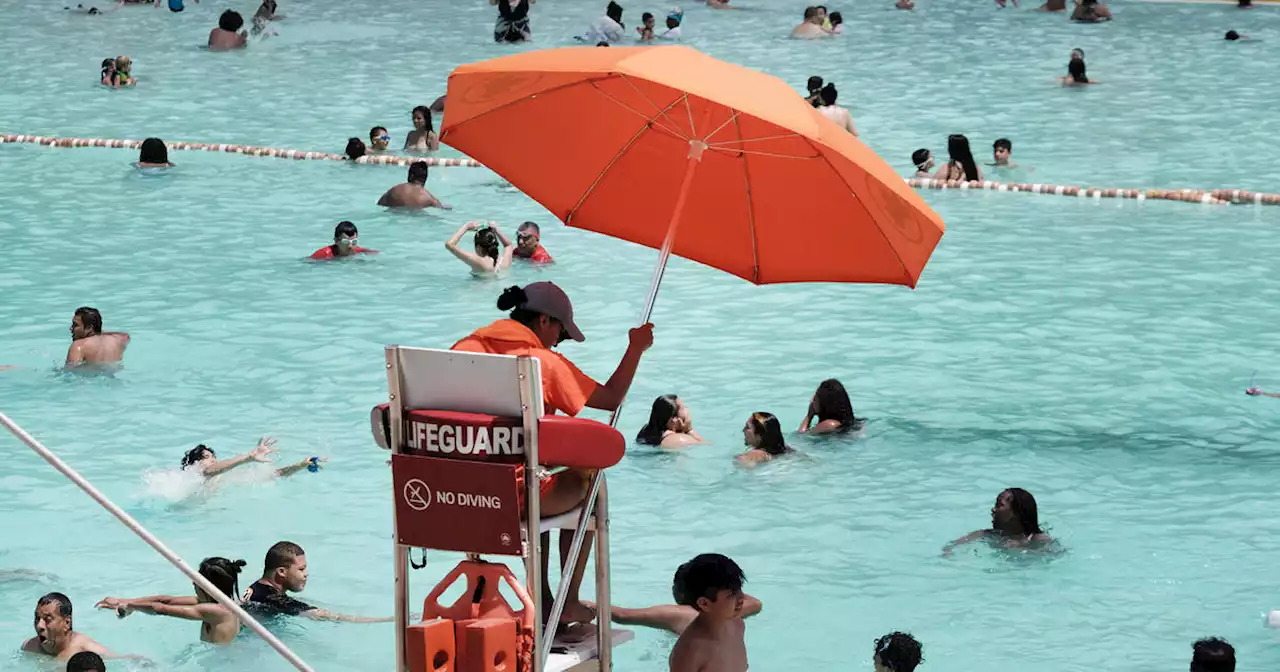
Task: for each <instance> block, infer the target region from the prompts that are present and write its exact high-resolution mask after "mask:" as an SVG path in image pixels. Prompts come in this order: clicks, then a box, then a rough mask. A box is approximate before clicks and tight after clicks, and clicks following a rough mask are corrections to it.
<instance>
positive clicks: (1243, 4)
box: [1236, 0, 1253, 9]
mask: <svg viewBox="0 0 1280 672" xmlns="http://www.w3.org/2000/svg"><path fill="white" fill-rule="evenodd" d="M1236 9H1253V0H1239V2H1237V3H1236Z"/></svg>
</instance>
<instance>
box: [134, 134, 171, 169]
mask: <svg viewBox="0 0 1280 672" xmlns="http://www.w3.org/2000/svg"><path fill="white" fill-rule="evenodd" d="M133 165H135V166H137V167H139V168H170V167H172V166H173V164H172V163H170V162H169V148H168V147H166V146H165V144H164V140H161V139H160V138H147V139H146V140H143V141H142V146H141V147H139V148H138V162H137V163H135V164H133Z"/></svg>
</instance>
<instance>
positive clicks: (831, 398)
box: [799, 378, 863, 436]
mask: <svg viewBox="0 0 1280 672" xmlns="http://www.w3.org/2000/svg"><path fill="white" fill-rule="evenodd" d="M814 418H817V419H818V424H816V425H813V424H810V423H812V422H813V419H814ZM862 424H863V420H862V419H860V418H857V417H855V416H854V415H853V404H851V403H849V393H848V392H845V389H844V385H842V384H840V381H838V380H836V379H835V378H828V379H826V380H824V381H822V383H821V384H820V385H818V389H817V391H816V392H814V393H813V398H812V399H810V400H809V409H808V410H807V411H805V415H804V422H801V423H800V430H799V431H800V433H801V434H809V435H811V436H812V435H819V434H835V433H838V432H847V431H850V430H855V429H860V428H861V427H862Z"/></svg>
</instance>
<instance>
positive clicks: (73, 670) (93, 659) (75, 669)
mask: <svg viewBox="0 0 1280 672" xmlns="http://www.w3.org/2000/svg"><path fill="white" fill-rule="evenodd" d="M67 672H107V664H106V663H105V662H103V661H102V656H99V655H98V654H96V653H94V652H92V651H81V652H80V653H77V654H76V655H74V656H71V658H69V659H68V660H67Z"/></svg>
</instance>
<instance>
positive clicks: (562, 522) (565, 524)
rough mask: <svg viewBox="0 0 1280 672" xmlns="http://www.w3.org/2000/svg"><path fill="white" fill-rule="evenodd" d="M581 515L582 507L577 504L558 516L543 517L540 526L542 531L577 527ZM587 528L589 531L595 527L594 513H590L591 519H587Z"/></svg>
mask: <svg viewBox="0 0 1280 672" xmlns="http://www.w3.org/2000/svg"><path fill="white" fill-rule="evenodd" d="M581 517H582V507H581V506H579V507H578V508H576V509H574V510H572V511H569V512H567V513H562V514H560V515H558V516H551V517H550V518H543V519H542V523H541V525H540V526H541V528H542V531H543V532H548V531H550V530H574V529H577V527H578V518H581ZM587 529H588V530H590V531H594V530H595V529H596V517H595V515H594V514H592V516H591V520H589V521H587Z"/></svg>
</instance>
